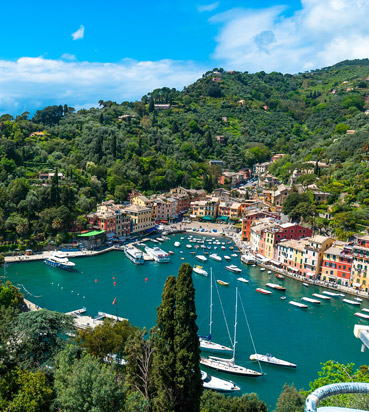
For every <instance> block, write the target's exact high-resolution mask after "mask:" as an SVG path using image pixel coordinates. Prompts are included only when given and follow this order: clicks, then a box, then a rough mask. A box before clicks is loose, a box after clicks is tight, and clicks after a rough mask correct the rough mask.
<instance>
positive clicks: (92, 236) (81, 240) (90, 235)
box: [78, 230, 106, 250]
mask: <svg viewBox="0 0 369 412" xmlns="http://www.w3.org/2000/svg"><path fill="white" fill-rule="evenodd" d="M105 239H106V234H105V230H93V231H90V232H86V233H81V234H79V235H78V244H79V245H80V247H81V248H84V249H89V250H93V249H96V248H98V247H100V246H102V245H103V244H104V242H105Z"/></svg>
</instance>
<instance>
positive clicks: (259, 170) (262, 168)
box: [253, 162, 272, 175]
mask: <svg viewBox="0 0 369 412" xmlns="http://www.w3.org/2000/svg"><path fill="white" fill-rule="evenodd" d="M271 164H272V162H264V163H256V164H254V167H253V172H254V173H255V174H257V175H261V174H264V173H266V172H267V171H268V169H269V166H270V165H271Z"/></svg>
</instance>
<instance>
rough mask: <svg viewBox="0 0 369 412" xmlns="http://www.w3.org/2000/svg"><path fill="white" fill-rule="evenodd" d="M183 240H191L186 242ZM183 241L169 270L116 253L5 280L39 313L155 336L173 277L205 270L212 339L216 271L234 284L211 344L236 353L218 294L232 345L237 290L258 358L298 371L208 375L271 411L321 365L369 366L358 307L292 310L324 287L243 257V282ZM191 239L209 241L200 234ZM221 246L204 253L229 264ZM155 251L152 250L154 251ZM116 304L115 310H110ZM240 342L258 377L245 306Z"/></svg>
mask: <svg viewBox="0 0 369 412" xmlns="http://www.w3.org/2000/svg"><path fill="white" fill-rule="evenodd" d="M181 236H182V237H183V236H184V237H185V239H183V240H181V239H180V237H181ZM181 236H179V235H176V236H170V240H166V241H165V242H164V243H163V244H161V245H159V246H160V247H162V248H163V249H164V250H166V251H169V250H172V251H173V252H174V255H171V261H170V262H169V263H168V264H160V263H156V262H145V264H144V265H134V264H133V263H132V262H131V261H129V260H128V259H127V258H126V257H125V256H124V253H123V252H121V251H114V252H110V253H107V254H104V255H100V256H94V257H85V258H79V259H73V261H74V262H75V263H76V271H75V272H66V271H63V270H60V269H56V268H51V267H49V266H47V265H45V264H44V263H43V262H27V263H16V264H11V265H9V267H8V268H7V270H6V275H7V278H8V279H9V280H11V281H12V282H13V283H14V284H15V285H17V286H18V287H20V288H21V291H22V293H24V295H25V297H26V298H27V299H29V300H31V301H32V302H34V303H36V304H37V305H39V306H41V307H45V308H47V309H50V310H57V311H60V312H68V311H72V310H75V309H80V308H82V307H86V308H87V314H89V315H91V316H97V314H98V312H99V311H102V312H106V313H111V314H114V315H115V314H118V316H122V317H125V318H127V319H129V321H130V322H131V323H132V324H133V325H136V326H139V327H144V326H145V327H146V328H148V329H149V328H151V327H152V326H154V324H155V322H156V308H157V306H158V305H159V304H160V302H161V294H162V291H163V286H164V283H165V280H166V278H167V276H169V275H176V274H177V273H178V269H179V267H180V265H181V264H182V263H184V262H187V263H190V264H191V265H195V264H200V265H201V266H202V267H203V268H204V269H205V270H207V271H208V273H209V276H208V277H203V276H201V275H196V274H195V273H194V274H193V279H194V285H195V289H196V308H197V314H198V326H199V333H200V334H202V335H207V333H208V329H209V299H210V268H212V270H213V274H214V277H215V278H216V279H221V280H224V281H226V282H229V283H230V285H229V286H228V287H224V286H219V285H218V286H217V289H216V288H214V289H213V303H214V307H213V321H214V323H213V340H214V341H215V342H218V343H223V344H225V345H227V346H229V345H230V342H229V339H228V333H227V328H226V325H225V322H224V318H223V315H222V310H221V306H220V303H219V301H218V293H217V290H218V292H219V295H220V296H221V301H222V303H223V306H224V312H225V317H226V319H227V322H228V327H229V330H230V334H231V337H232V338H233V323H234V302H235V288H236V287H238V290H239V293H240V297H241V302H242V304H243V306H244V308H245V313H246V316H247V319H248V322H249V324H250V328H251V332H252V336H253V339H254V342H255V345H256V350H257V352H258V353H262V354H266V353H271V354H272V355H273V356H275V357H278V358H280V359H284V360H288V361H290V362H293V363H296V364H297V368H296V369H295V370H294V369H291V370H290V369H282V368H277V367H272V366H269V365H263V371H264V372H265V373H266V375H265V376H263V377H260V378H256V379H255V378H242V377H238V376H234V375H226V374H223V373H219V372H215V371H212V370H207V371H208V372H209V373H211V374H212V375H215V376H218V377H221V378H223V379H229V380H233V381H235V382H236V383H237V385H238V386H240V387H241V393H250V392H254V393H257V394H258V395H259V397H260V398H261V399H263V400H264V401H265V402H266V403H267V404H268V407H269V410H272V408H274V406H275V403H276V401H277V398H278V396H279V394H280V392H281V391H282V389H283V385H284V383H288V384H291V383H294V384H295V386H296V387H297V388H304V389H308V387H309V382H310V381H311V380H314V379H316V378H317V377H318V375H317V372H318V371H319V370H320V369H321V363H322V362H326V361H327V360H334V361H337V362H341V363H349V362H354V363H355V364H356V367H359V366H360V365H362V364H368V362H369V359H368V355H367V352H364V353H362V352H361V351H360V348H361V342H360V341H359V340H358V339H356V338H355V337H354V335H353V328H354V325H355V324H357V323H362V324H368V322H366V321H365V320H362V319H358V318H357V317H355V316H354V313H355V312H357V311H359V307H353V306H350V305H347V304H345V303H344V302H342V298H332V299H331V300H330V301H322V303H321V304H320V305H313V304H309V307H308V309H306V310H301V309H298V308H295V307H292V306H291V305H289V304H288V302H289V301H290V300H295V301H301V298H302V297H303V296H307V297H312V294H313V293H321V292H322V291H323V289H322V288H320V287H318V286H309V287H308V288H305V287H303V286H302V284H301V283H300V282H298V281H295V280H294V279H289V278H285V279H284V280H278V279H277V278H276V277H275V276H274V273H271V274H268V273H267V270H265V271H261V270H260V269H259V267H257V266H256V267H253V266H247V265H244V264H243V263H241V261H240V259H239V257H237V258H236V257H232V258H231V263H233V264H236V265H237V266H239V267H241V268H242V274H239V275H236V274H234V273H231V272H229V271H227V270H226V269H225V266H226V265H228V264H229V263H228V262H227V261H225V260H224V259H223V260H222V262H216V261H213V260H211V259H208V261H207V262H205V263H200V262H199V261H198V260H197V259H196V258H195V256H194V255H193V254H190V251H195V252H196V254H203V251H202V249H201V248H199V249H195V248H194V246H195V245H196V244H195V243H192V249H187V248H186V247H185V244H187V243H188V236H189V235H181ZM193 236H194V237H197V238H203V236H202V235H200V234H194V235H193ZM208 239H209V238H208ZM217 239H219V241H220V242H225V245H224V246H226V250H221V245H214V244H211V245H209V242H208V241H207V242H205V245H209V246H210V247H211V249H210V250H209V249H206V251H208V252H209V255H210V254H211V253H214V252H215V253H217V254H219V255H220V256H222V257H223V256H224V255H228V256H230V255H231V254H232V253H234V251H233V250H230V249H229V246H231V245H230V244H228V243H227V242H228V239H226V238H221V237H220V238H217ZM175 241H179V242H181V246H180V247H179V248H176V247H174V242H175ZM150 243H151V242H148V244H149V245H150ZM212 243H213V242H212ZM232 245H233V244H232ZM215 247H216V249H215ZM180 252H182V253H180ZM207 257H208V255H207ZM182 258H183V259H182ZM240 276H242V277H245V278H247V279H248V280H249V284H243V283H240V282H238V281H237V277H240ZM267 282H273V283H279V284H283V285H284V286H286V287H287V291H286V292H285V293H284V292H279V291H275V290H273V293H272V295H262V294H260V293H257V292H256V291H255V289H256V288H257V287H265V283H267ZM284 295H285V296H286V299H285V300H281V299H280V297H281V296H284ZM115 298H116V304H115V305H112V303H113V301H114V299H115ZM305 303H306V302H305ZM363 307H367V308H369V304H368V302H366V301H364V302H363V303H362V304H361V307H360V308H363ZM237 342H238V343H237V352H236V361H237V363H238V364H241V365H243V366H247V367H249V368H251V369H255V370H258V365H257V364H256V363H253V362H251V361H249V356H250V354H252V353H254V349H253V346H252V343H251V339H250V335H249V332H248V328H247V324H246V320H245V316H244V313H243V310H242V305H241V303H240V305H239V312H238V329H237Z"/></svg>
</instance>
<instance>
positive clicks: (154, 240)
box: [151, 239, 159, 243]
mask: <svg viewBox="0 0 369 412" xmlns="http://www.w3.org/2000/svg"><path fill="white" fill-rule="evenodd" d="M151 242H154V243H159V242H158V241H157V240H156V239H151Z"/></svg>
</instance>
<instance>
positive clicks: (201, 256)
mask: <svg viewBox="0 0 369 412" xmlns="http://www.w3.org/2000/svg"><path fill="white" fill-rule="evenodd" d="M195 258H196V259H197V260H199V261H200V262H206V261H207V260H208V258H207V257H205V256H203V255H196V256H195Z"/></svg>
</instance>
